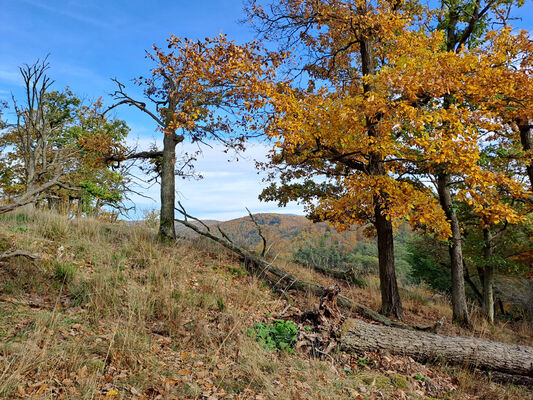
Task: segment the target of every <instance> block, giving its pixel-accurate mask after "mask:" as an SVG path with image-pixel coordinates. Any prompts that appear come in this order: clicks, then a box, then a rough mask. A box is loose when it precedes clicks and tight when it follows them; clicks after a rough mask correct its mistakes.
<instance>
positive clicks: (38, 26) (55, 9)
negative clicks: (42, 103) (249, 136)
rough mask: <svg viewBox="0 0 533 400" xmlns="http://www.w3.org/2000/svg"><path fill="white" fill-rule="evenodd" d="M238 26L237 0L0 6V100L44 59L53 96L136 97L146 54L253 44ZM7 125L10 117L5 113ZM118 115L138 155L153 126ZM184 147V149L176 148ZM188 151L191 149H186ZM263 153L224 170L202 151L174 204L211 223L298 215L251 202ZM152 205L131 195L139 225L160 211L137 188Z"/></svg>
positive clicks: (223, 163) (18, 0) (215, 156)
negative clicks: (184, 41) (192, 44)
mask: <svg viewBox="0 0 533 400" xmlns="http://www.w3.org/2000/svg"><path fill="white" fill-rule="evenodd" d="M242 18H243V13H242V3H241V1H240V0H225V1H224V0H195V1H185V0H177V1H176V0H175V1H136V0H128V1H124V0H113V1H102V0H98V1H97V0H93V1H88V0H62V1H60V0H0V35H1V37H2V40H1V41H0V54H2V56H1V57H0V98H4V99H6V100H8V99H9V97H10V93H11V92H14V93H15V94H17V93H19V91H20V89H21V87H20V79H19V73H18V69H17V67H18V66H19V65H21V64H23V63H32V62H34V61H35V60H36V59H37V58H39V57H41V58H42V57H44V56H45V55H46V54H48V53H49V54H50V57H49V61H50V64H51V69H50V71H49V75H50V76H51V77H52V78H53V79H54V80H55V82H56V83H55V88H57V89H61V88H64V87H65V86H67V85H68V86H70V88H71V89H72V90H73V91H74V93H77V94H79V95H81V96H83V97H85V98H87V99H93V98H97V97H99V96H103V99H104V102H106V103H108V104H110V102H111V99H110V98H109V96H108V94H109V93H111V92H112V91H113V90H114V86H113V83H112V82H111V80H110V78H114V77H116V78H118V79H119V80H120V81H122V82H124V83H126V84H127V85H128V86H129V90H128V92H129V93H133V94H136V95H137V97H139V98H140V97H142V94H141V93H140V92H139V91H138V89H136V88H135V87H134V85H132V84H131V82H130V80H131V79H132V78H134V77H136V76H141V75H145V74H146V73H147V71H148V70H149V69H150V67H151V64H150V63H149V62H148V61H147V60H146V59H145V58H144V56H145V50H146V49H150V48H151V46H152V45H153V44H154V43H155V44H158V45H162V44H164V43H165V39H166V38H168V37H169V35H170V34H171V33H173V34H175V35H176V36H184V37H189V38H203V37H207V36H215V35H218V34H219V33H221V32H222V33H225V34H227V35H228V36H229V37H230V38H232V39H234V40H236V41H237V42H244V41H247V40H251V39H253V38H254V34H253V32H252V31H251V30H250V28H249V27H248V26H246V25H243V24H240V23H239V22H238V21H239V20H240V19H242ZM7 115H8V117H9V111H8V113H7ZM116 115H117V117H118V118H121V119H125V120H126V121H127V123H128V125H129V126H130V127H131V129H132V130H131V133H130V138H129V141H130V143H132V144H135V143H138V145H139V148H147V146H148V145H149V144H150V143H152V142H154V141H156V142H158V143H160V142H161V140H160V137H161V134H160V133H158V132H155V131H154V124H153V123H152V121H151V120H150V119H148V118H146V117H145V116H143V115H142V114H141V113H139V112H137V111H136V110H133V109H128V108H127V107H125V108H119V109H117V112H116ZM182 147H183V146H182ZM187 147H188V150H191V146H190V145H189V146H187ZM266 151H267V147H266V146H264V145H259V144H255V145H253V146H252V147H251V149H250V151H248V152H246V153H245V154H244V157H239V161H238V162H235V161H232V162H228V159H232V157H228V155H227V154H224V153H223V152H222V149H221V148H220V146H214V148H213V149H209V148H206V149H205V151H204V155H203V157H202V158H201V159H200V160H199V162H198V163H197V171H198V172H200V173H201V174H202V175H203V176H204V179H202V180H200V181H183V180H181V179H178V180H177V189H178V198H179V199H180V200H181V201H182V203H183V204H184V205H185V206H186V207H187V209H188V210H189V211H190V212H191V213H192V214H194V215H197V216H199V217H202V218H210V219H222V220H225V219H231V218H235V217H240V216H243V215H246V210H245V207H248V208H250V210H252V211H253V212H283V213H297V214H302V213H303V210H302V208H301V207H299V206H297V205H295V204H291V205H289V206H288V207H287V208H284V209H278V207H277V206H276V204H274V203H263V202H259V200H258V199H257V196H258V195H259V193H260V192H261V189H262V187H263V186H264V185H265V184H264V183H262V182H261V177H262V175H261V176H260V175H258V174H257V171H256V169H255V162H254V160H255V159H264V157H265V153H266ZM137 190H139V191H140V192H141V193H143V194H145V195H148V196H150V197H152V198H153V200H150V199H146V198H143V197H140V196H137V195H132V196H131V197H132V199H133V200H134V201H135V203H136V205H137V208H138V211H137V212H136V213H132V214H131V217H132V218H138V217H139V215H141V214H142V210H144V209H152V208H158V207H159V200H158V196H159V186H158V185H154V186H151V187H144V188H137Z"/></svg>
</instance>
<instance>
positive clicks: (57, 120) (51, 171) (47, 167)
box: [0, 60, 128, 210]
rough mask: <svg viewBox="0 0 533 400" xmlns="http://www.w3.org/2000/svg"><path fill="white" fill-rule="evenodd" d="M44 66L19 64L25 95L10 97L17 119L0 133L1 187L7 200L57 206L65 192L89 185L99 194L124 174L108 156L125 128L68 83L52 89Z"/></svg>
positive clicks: (117, 148)
mask: <svg viewBox="0 0 533 400" xmlns="http://www.w3.org/2000/svg"><path fill="white" fill-rule="evenodd" d="M48 68H49V64H48V63H47V62H46V60H45V61H43V62H37V63H35V64H33V65H31V66H30V65H25V66H23V67H21V69H20V71H21V75H22V78H23V81H24V87H25V100H24V102H19V101H17V99H16V98H15V97H14V98H13V103H14V104H13V105H14V109H15V112H16V117H17V120H16V122H15V123H13V124H8V126H7V128H6V129H5V130H4V131H3V132H2V134H1V135H0V145H1V146H2V157H1V162H2V165H1V168H0V172H1V176H2V186H1V189H2V195H3V198H4V201H5V202H12V201H15V202H16V201H19V200H21V199H27V200H25V201H27V202H28V203H30V204H36V203H37V202H38V201H42V200H44V201H46V202H47V203H48V205H49V207H51V208H54V209H57V210H59V209H60V202H61V200H64V199H65V198H66V199H67V201H68V200H71V199H72V198H82V197H84V196H85V197H87V196H88V195H89V191H90V190H92V191H93V192H94V191H98V194H99V196H100V197H101V198H102V199H103V198H105V196H106V194H107V189H106V186H108V185H109V184H114V185H118V186H120V183H121V182H122V178H121V177H120V176H119V175H117V172H116V171H112V170H111V169H110V168H109V166H108V165H107V163H106V160H107V156H108V155H109V154H117V153H120V152H121V151H123V149H124V146H123V144H122V143H123V140H124V138H125V135H126V134H127V132H128V128H127V126H126V125H125V123H124V122H123V121H118V120H109V119H106V118H104V117H102V115H101V110H100V109H101V108H102V105H101V102H100V101H97V102H95V104H94V105H92V106H85V105H83V104H82V101H81V100H80V99H79V97H78V96H76V95H74V94H73V93H72V92H71V91H70V90H69V89H68V88H67V89H65V90H64V91H53V90H51V85H52V84H53V81H52V80H51V78H49V77H48V76H47V74H46V72H47V70H48ZM120 189H121V193H120V194H118V193H116V190H117V188H115V189H114V196H115V197H117V196H119V197H120V196H121V195H122V189H123V188H120ZM37 194H39V195H38V196H37ZM64 203H66V201H64ZM108 205H112V204H111V203H109V202H108Z"/></svg>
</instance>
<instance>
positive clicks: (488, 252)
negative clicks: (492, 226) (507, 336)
mask: <svg viewBox="0 0 533 400" xmlns="http://www.w3.org/2000/svg"><path fill="white" fill-rule="evenodd" d="M483 241H484V246H483V258H484V259H485V268H484V271H483V307H482V309H483V314H484V315H485V317H486V318H487V321H489V322H490V323H491V324H493V323H494V269H493V267H492V264H491V259H490V258H491V257H492V235H491V233H490V230H489V229H487V228H484V229H483Z"/></svg>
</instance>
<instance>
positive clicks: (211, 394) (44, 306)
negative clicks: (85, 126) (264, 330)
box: [0, 212, 532, 400]
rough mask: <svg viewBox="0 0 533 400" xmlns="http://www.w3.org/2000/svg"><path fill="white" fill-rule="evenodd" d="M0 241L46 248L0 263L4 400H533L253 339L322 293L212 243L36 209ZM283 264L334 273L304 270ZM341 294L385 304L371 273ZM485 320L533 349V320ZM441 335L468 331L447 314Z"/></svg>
mask: <svg viewBox="0 0 533 400" xmlns="http://www.w3.org/2000/svg"><path fill="white" fill-rule="evenodd" d="M294 218H295V219H298V218H300V217H294ZM0 247H1V249H2V250H7V249H10V248H19V249H25V250H30V251H32V252H35V253H39V254H40V255H41V259H40V260H39V261H29V260H27V259H26V258H20V257H19V258H13V259H10V260H9V261H5V262H2V263H1V265H0V398H5V399H16V398H31V399H56V398H57V399H258V400H259V399H274V398H276V399H347V398H354V399H375V398H385V399H388V398H394V399H428V398H447V399H474V398H485V399H504V398H507V399H527V398H530V397H529V396H530V393H529V392H528V391H527V389H526V388H523V387H515V386H504V385H500V384H496V383H493V382H491V381H490V380H489V378H488V377H487V376H486V375H485V374H482V373H478V372H472V371H467V370H463V369H461V368H456V367H451V366H447V365H433V366H424V365H420V364H417V363H414V362H413V361H412V360H410V359H408V358H403V357H391V356H387V355H384V354H381V355H378V354H360V355H357V356H348V355H343V354H335V355H334V356H333V357H332V358H331V359H326V360H322V361H320V360H317V359H313V358H311V357H310V356H309V355H308V354H305V353H303V352H299V351H296V353H295V354H288V353H285V352H273V351H268V350H264V349H263V348H262V347H261V346H260V345H259V344H258V343H257V342H256V341H255V339H254V338H253V337H251V335H249V334H247V332H249V328H251V327H253V325H254V323H256V322H264V323H269V322H271V321H272V320H273V318H274V317H275V316H276V315H277V314H279V313H281V312H282V311H284V310H285V311H286V312H288V313H291V312H293V311H294V310H295V308H299V309H307V308H310V307H311V306H312V305H313V304H314V303H316V301H317V299H315V298H313V297H312V296H310V295H309V296H308V295H303V294H291V296H290V297H284V296H280V295H279V294H276V293H273V292H272V291H271V290H270V289H269V288H268V287H267V286H265V284H264V283H263V282H262V281H260V280H258V279H257V278H255V277H253V276H249V275H248V274H247V272H246V271H245V270H244V268H243V267H242V265H241V264H240V263H239V262H238V261H236V260H235V259H234V258H233V257H232V256H231V255H230V254H228V253H227V252H225V251H224V250H222V249H221V248H219V247H218V246H215V245H214V244H212V243H209V242H207V241H204V240H202V239H196V240H193V241H190V240H187V239H182V240H180V241H179V242H178V243H177V245H176V246H175V247H169V246H165V245H162V244H160V243H158V241H157V240H156V237H155V234H154V233H153V231H152V230H150V229H146V228H143V227H142V226H134V227H132V226H127V225H116V224H115V225H112V224H105V223H101V222H98V221H95V220H90V219H80V220H73V221H71V220H69V219H67V218H65V217H62V216H57V215H53V214H49V213H40V212H33V213H29V214H24V213H14V214H9V215H4V216H2V217H1V219H0ZM282 267H284V268H286V269H287V270H290V271H291V272H292V273H295V274H297V275H298V276H299V277H301V278H303V279H308V280H315V281H319V282H320V283H322V284H329V283H332V282H333V281H332V280H331V279H330V278H326V277H323V276H321V275H318V274H317V273H315V272H314V271H312V270H310V269H308V268H305V267H302V266H300V265H294V264H284V265H282ZM343 294H345V295H347V296H349V297H352V298H354V299H355V300H357V301H359V302H361V303H365V304H367V305H369V306H371V307H373V308H375V309H377V306H378V299H379V292H378V289H377V284H376V281H375V280H373V279H369V280H368V283H367V286H366V287H364V288H358V287H348V286H346V285H344V286H343ZM289 300H290V301H291V305H290V306H291V307H292V308H290V307H289V304H288V303H287V301H289ZM404 301H405V308H406V313H407V320H408V322H413V323H417V324H420V325H424V324H430V323H432V322H434V321H435V320H437V319H438V318H440V316H442V315H445V316H447V317H448V321H449V317H450V312H449V305H448V304H447V302H446V299H444V298H442V297H441V296H435V295H434V294H433V293H431V292H429V291H427V290H425V289H423V288H418V289H416V290H413V291H410V292H409V293H404ZM474 322H475V324H476V330H475V332H473V333H471V334H473V335H476V336H482V337H487V338H492V339H497V340H505V341H508V342H514V343H522V344H530V345H531V344H532V332H531V327H529V326H528V325H527V324H520V323H506V324H504V323H499V324H497V325H496V326H495V327H489V326H487V325H485V324H484V323H483V322H481V319H476V318H475V317H474ZM443 332H445V333H449V334H459V333H462V332H460V331H459V330H458V329H457V328H456V327H454V326H452V325H450V324H448V323H446V324H445V325H444V327H443Z"/></svg>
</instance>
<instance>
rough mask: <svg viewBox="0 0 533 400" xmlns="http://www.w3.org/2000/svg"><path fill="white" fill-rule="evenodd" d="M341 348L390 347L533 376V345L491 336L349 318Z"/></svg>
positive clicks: (429, 357)
mask: <svg viewBox="0 0 533 400" xmlns="http://www.w3.org/2000/svg"><path fill="white" fill-rule="evenodd" d="M342 332H343V335H342V338H341V350H344V351H347V352H355V353H363V352H376V351H380V350H386V351H388V352H390V353H392V354H397V355H406V356H409V357H412V358H413V359H415V360H417V361H420V362H426V361H434V360H439V359H443V360H445V361H446V362H449V363H453V364H459V365H468V366H475V367H477V368H480V369H486V370H492V371H499V372H503V373H509V374H518V375H525V376H533V348H532V347H529V346H518V345H512V344H506V343H500V342H492V341H490V340H484V339H477V338H469V337H460V336H458V337H455V336H444V335H438V334H435V333H426V332H415V331H408V330H405V329H403V330H398V329H397V328H392V327H388V326H380V325H372V324H369V323H366V322H363V321H361V320H358V319H348V320H347V321H346V322H345V323H344V325H343V329H342Z"/></svg>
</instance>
